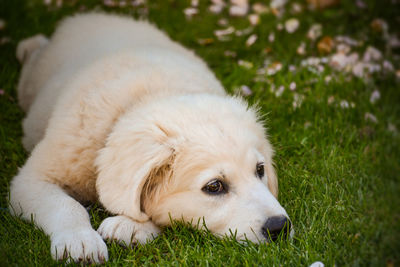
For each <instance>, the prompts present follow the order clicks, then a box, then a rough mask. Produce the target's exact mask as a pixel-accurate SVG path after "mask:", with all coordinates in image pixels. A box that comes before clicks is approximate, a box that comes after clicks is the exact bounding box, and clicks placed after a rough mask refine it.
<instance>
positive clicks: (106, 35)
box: [17, 13, 223, 150]
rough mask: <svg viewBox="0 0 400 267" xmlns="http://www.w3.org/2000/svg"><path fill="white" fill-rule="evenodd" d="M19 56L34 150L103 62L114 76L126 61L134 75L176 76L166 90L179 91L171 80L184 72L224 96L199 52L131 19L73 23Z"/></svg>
mask: <svg viewBox="0 0 400 267" xmlns="http://www.w3.org/2000/svg"><path fill="white" fill-rule="evenodd" d="M125 55H126V56H125ZM17 57H18V59H19V60H20V61H21V62H22V63H23V69H22V74H21V78H20V81H19V85H18V95H19V103H20V105H21V107H22V108H23V109H24V110H25V111H26V112H27V118H26V119H25V120H24V123H23V128H24V132H25V133H27V134H28V135H29V136H26V137H25V138H24V140H23V143H24V146H25V148H26V149H27V150H32V149H33V147H34V146H35V145H36V144H37V142H38V141H40V140H41V138H42V137H43V135H44V131H45V128H46V127H47V125H48V120H49V118H50V117H51V114H52V113H53V111H54V108H55V106H56V103H57V102H58V99H59V98H60V95H61V94H63V93H65V91H66V90H70V89H71V88H70V86H69V85H70V84H71V83H72V82H74V81H76V80H79V77H80V76H82V73H84V71H83V70H85V69H88V68H91V67H92V66H93V65H95V64H96V62H98V61H103V66H104V67H101V68H98V69H99V70H101V71H103V72H104V73H114V76H115V75H118V74H121V73H122V72H126V70H127V69H128V68H129V66H122V64H121V61H124V60H121V58H122V59H123V58H126V60H125V61H126V62H127V64H129V65H131V66H130V67H131V69H132V75H130V76H133V75H134V73H136V72H137V71H140V68H141V66H144V67H145V68H146V69H151V67H149V66H154V67H160V68H163V69H164V73H166V72H168V74H166V76H168V77H171V78H168V81H166V79H162V80H163V82H165V86H164V85H163V86H164V87H165V88H168V87H175V88H178V87H179V86H176V85H175V84H174V83H175V82H176V81H179V80H181V79H176V78H172V77H173V75H171V74H172V72H173V70H176V69H178V68H179V70H177V71H176V72H179V74H176V75H178V77H179V76H180V75H181V76H182V77H186V78H187V79H193V81H196V82H197V83H196V82H193V84H194V85H196V84H199V82H200V83H202V87H203V88H209V89H212V90H215V89H217V91H219V92H220V93H222V92H223V89H222V86H221V85H220V83H219V82H218V81H217V80H216V79H215V77H213V76H212V75H213V74H211V73H210V72H209V71H208V69H207V66H206V64H205V63H204V62H203V61H202V60H200V59H199V58H198V57H196V56H195V55H194V53H192V52H191V51H189V50H187V49H184V48H183V47H181V46H179V45H178V44H176V43H174V42H172V41H171V40H170V39H169V38H168V37H167V36H166V35H165V34H164V33H163V32H161V31H159V30H157V29H156V28H155V27H154V26H152V25H150V24H149V23H147V22H141V21H134V20H132V19H130V18H127V17H120V16H109V15H105V14H98V13H92V14H84V15H76V16H74V17H70V18H67V19H65V20H64V21H62V22H61V24H60V25H59V27H58V28H57V30H56V31H55V33H54V34H53V36H52V38H51V39H50V40H47V39H46V38H45V37H44V36H42V35H37V36H34V37H31V38H28V39H25V40H23V41H22V42H20V44H19V46H18V49H17ZM117 57H119V59H118V60H119V61H118V60H117V61H118V63H115V61H114V58H117ZM107 59H108V60H107ZM132 63H134V64H136V65H135V66H136V69H133V68H132ZM118 65H119V66H118ZM118 68H119V69H118ZM150 71H151V70H150ZM121 75H122V74H121ZM104 76H106V75H104V74H97V77H99V78H96V81H95V82H102V81H103V80H104V79H105V78H103V77H104ZM111 79H112V78H111ZM173 80H175V82H174V81H173ZM154 82H156V81H154ZM160 82H161V80H160ZM205 83H207V84H205ZM210 83H211V84H210ZM68 88H69V89H68ZM186 89H187V90H188V91H190V89H191V88H186ZM186 89H185V90H186ZM74 90H75V89H74ZM192 91H193V90H192Z"/></svg>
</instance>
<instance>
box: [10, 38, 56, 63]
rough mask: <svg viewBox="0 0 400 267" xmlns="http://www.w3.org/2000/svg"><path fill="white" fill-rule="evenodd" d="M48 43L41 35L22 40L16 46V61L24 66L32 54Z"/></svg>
mask: <svg viewBox="0 0 400 267" xmlns="http://www.w3.org/2000/svg"><path fill="white" fill-rule="evenodd" d="M48 42H49V40H48V39H47V38H46V37H45V36H44V35H42V34H37V35H35V36H32V37H29V38H27V39H24V40H22V41H21V42H19V43H18V46H17V53H16V56H17V59H18V60H19V62H20V63H21V64H24V63H25V62H27V61H28V59H29V58H30V57H31V56H32V55H33V54H34V53H36V52H38V51H39V50H40V49H41V48H43V47H44V46H46V45H47V44H48Z"/></svg>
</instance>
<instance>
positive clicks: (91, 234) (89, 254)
mask: <svg viewBox="0 0 400 267" xmlns="http://www.w3.org/2000/svg"><path fill="white" fill-rule="evenodd" d="M51 255H52V256H53V258H54V259H56V260H61V259H66V258H70V259H72V260H73V261H76V262H77V261H80V262H82V261H83V262H95V263H103V262H104V261H106V260H108V251H107V246H106V244H105V243H104V241H103V239H102V238H101V236H100V235H99V234H98V233H97V232H96V231H95V230H93V229H91V228H89V229H87V228H84V229H69V230H66V231H63V232H58V233H54V234H52V235H51Z"/></svg>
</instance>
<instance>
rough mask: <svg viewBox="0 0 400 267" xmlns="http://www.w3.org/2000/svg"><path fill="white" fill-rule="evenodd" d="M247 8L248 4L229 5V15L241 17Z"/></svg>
mask: <svg viewBox="0 0 400 267" xmlns="http://www.w3.org/2000/svg"><path fill="white" fill-rule="evenodd" d="M248 9H249V8H248V6H231V7H230V8H229V15H231V16H235V17H242V16H244V15H246V14H247V11H248Z"/></svg>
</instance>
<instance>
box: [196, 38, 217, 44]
mask: <svg viewBox="0 0 400 267" xmlns="http://www.w3.org/2000/svg"><path fill="white" fill-rule="evenodd" d="M197 42H198V43H199V44H200V45H210V44H212V43H214V39H213V38H203V39H197Z"/></svg>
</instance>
